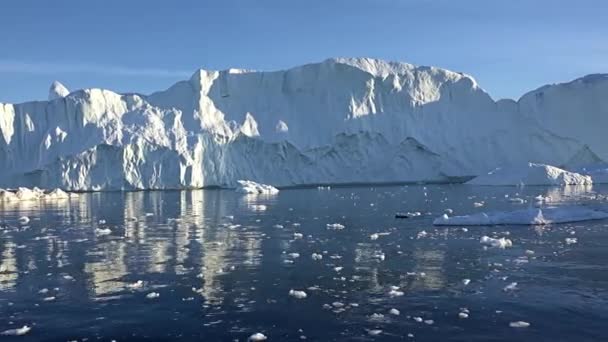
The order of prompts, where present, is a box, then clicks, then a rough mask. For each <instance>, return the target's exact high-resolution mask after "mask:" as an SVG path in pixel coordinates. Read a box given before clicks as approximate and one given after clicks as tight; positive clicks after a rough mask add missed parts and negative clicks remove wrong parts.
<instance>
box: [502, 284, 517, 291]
mask: <svg viewBox="0 0 608 342" xmlns="http://www.w3.org/2000/svg"><path fill="white" fill-rule="evenodd" d="M502 290H503V291H505V292H510V291H515V290H518V288H517V283H516V282H513V283H511V284H509V285H507V286H505V287H504V288H503V289H502Z"/></svg>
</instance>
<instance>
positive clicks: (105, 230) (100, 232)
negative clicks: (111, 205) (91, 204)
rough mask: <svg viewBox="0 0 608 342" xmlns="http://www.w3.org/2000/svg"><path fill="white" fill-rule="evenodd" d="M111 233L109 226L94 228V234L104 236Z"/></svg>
mask: <svg viewBox="0 0 608 342" xmlns="http://www.w3.org/2000/svg"><path fill="white" fill-rule="evenodd" d="M110 234H112V230H110V228H97V229H95V235H97V236H104V235H110Z"/></svg>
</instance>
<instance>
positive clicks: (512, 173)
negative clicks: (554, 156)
mask: <svg viewBox="0 0 608 342" xmlns="http://www.w3.org/2000/svg"><path fill="white" fill-rule="evenodd" d="M592 183H593V181H592V178H591V177H590V176H586V175H582V174H580V173H576V172H570V171H566V170H563V169H560V168H558V167H555V166H551V165H546V164H535V163H527V164H525V165H515V166H510V167H504V168H497V169H495V170H492V171H490V172H488V173H487V174H485V175H480V176H477V177H475V178H473V179H471V180H470V181H468V182H466V184H471V185H491V186H524V185H591V184H592Z"/></svg>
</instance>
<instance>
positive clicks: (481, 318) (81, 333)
mask: <svg viewBox="0 0 608 342" xmlns="http://www.w3.org/2000/svg"><path fill="white" fill-rule="evenodd" d="M291 130H292V128H291V126H290V131H291ZM513 198H518V199H521V201H511V199H513ZM537 198H542V201H537ZM474 203H483V206H475V205H474ZM262 206H263V208H264V210H257V209H256V210H254V209H252V208H259V207H262ZM606 206H608V186H602V185H596V184H594V185H593V186H577V187H568V186H565V187H482V186H469V185H466V184H449V185H408V186H365V187H362V186H349V187H332V188H331V189H328V190H324V191H319V190H317V189H316V188H306V189H303V188H297V189H284V190H281V193H280V195H278V196H243V195H242V194H240V193H236V192H235V191H234V189H208V190H192V191H138V192H100V193H97V192H95V193H82V194H79V196H78V197H77V198H75V199H74V200H71V199H70V200H61V201H43V200H27V201H18V202H15V204H10V205H7V204H5V203H2V204H0V312H1V313H2V314H3V317H7V319H4V320H0V333H2V332H7V334H9V333H10V334H9V335H10V336H8V335H7V336H4V335H1V337H2V338H4V339H7V340H9V339H11V338H12V339H15V340H17V339H22V340H28V341H29V340H32V341H38V340H53V341H55V340H57V341H71V340H78V341H82V340H88V341H93V340H103V341H111V340H117V341H127V340H154V341H156V340H188V341H189V340H201V339H204V340H209V341H234V340H238V341H247V340H248V339H249V340H251V341H254V340H257V341H263V340H265V339H266V340H268V341H299V340H307V341H359V340H361V341H368V340H376V341H404V340H405V341H409V340H412V341H449V342H454V341H487V340H491V341H500V342H502V341H505V342H506V341H512V340H513V339H514V337H516V339H517V340H518V341H524V342H536V341H545V340H549V341H578V340H581V341H606V340H608V332H607V331H606V328H605V324H604V318H605V317H608V292H607V291H605V290H604V289H607V288H608V277H607V276H606V274H608V272H607V271H608V268H607V266H606V265H608V249H606V248H605V247H606V246H607V245H608V229H607V228H608V219H606V220H592V221H581V222H573V223H562V224H553V225H542V226H541V225H537V226H532V227H525V226H518V225H499V226H475V227H472V226H471V227H468V228H467V227H466V226H454V227H451V226H434V225H433V220H434V219H435V218H436V217H438V216H441V215H442V214H444V213H447V214H448V215H449V216H450V217H453V216H461V215H475V214H477V213H481V212H502V213H505V212H511V211H514V210H522V209H525V210H527V209H528V208H533V209H535V208H540V209H542V210H543V213H545V216H546V212H545V211H546V210H547V209H548V208H553V207H555V208H562V209H564V208H585V209H592V208H597V209H601V208H604V207H606ZM448 209H449V210H448ZM397 212H403V213H415V212H419V213H420V215H418V216H412V217H410V218H407V219H396V218H395V213H397ZM568 214H569V215H571V214H572V211H569V212H568ZM22 217H26V218H27V222H26V223H25V224H22V222H21V221H22V220H21V218H22ZM23 222H25V221H23ZM328 228H330V229H328ZM422 232H424V233H422ZM286 261H289V262H286ZM556 298H557V299H559V300H556ZM521 322H523V323H521ZM527 324H529V325H527ZM23 327H28V328H31V330H29V329H23ZM18 329H21V330H18ZM581 331H584V332H585V333H584V335H581V333H580V332H581ZM19 332H26V333H25V335H21V336H16V335H18V334H17V333H19ZM410 336H413V337H410ZM304 337H305V338H304Z"/></svg>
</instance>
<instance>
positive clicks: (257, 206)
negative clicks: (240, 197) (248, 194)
mask: <svg viewBox="0 0 608 342" xmlns="http://www.w3.org/2000/svg"><path fill="white" fill-rule="evenodd" d="M249 209H251V210H253V211H266V209H268V207H267V206H266V205H264V204H250V205H249Z"/></svg>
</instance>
